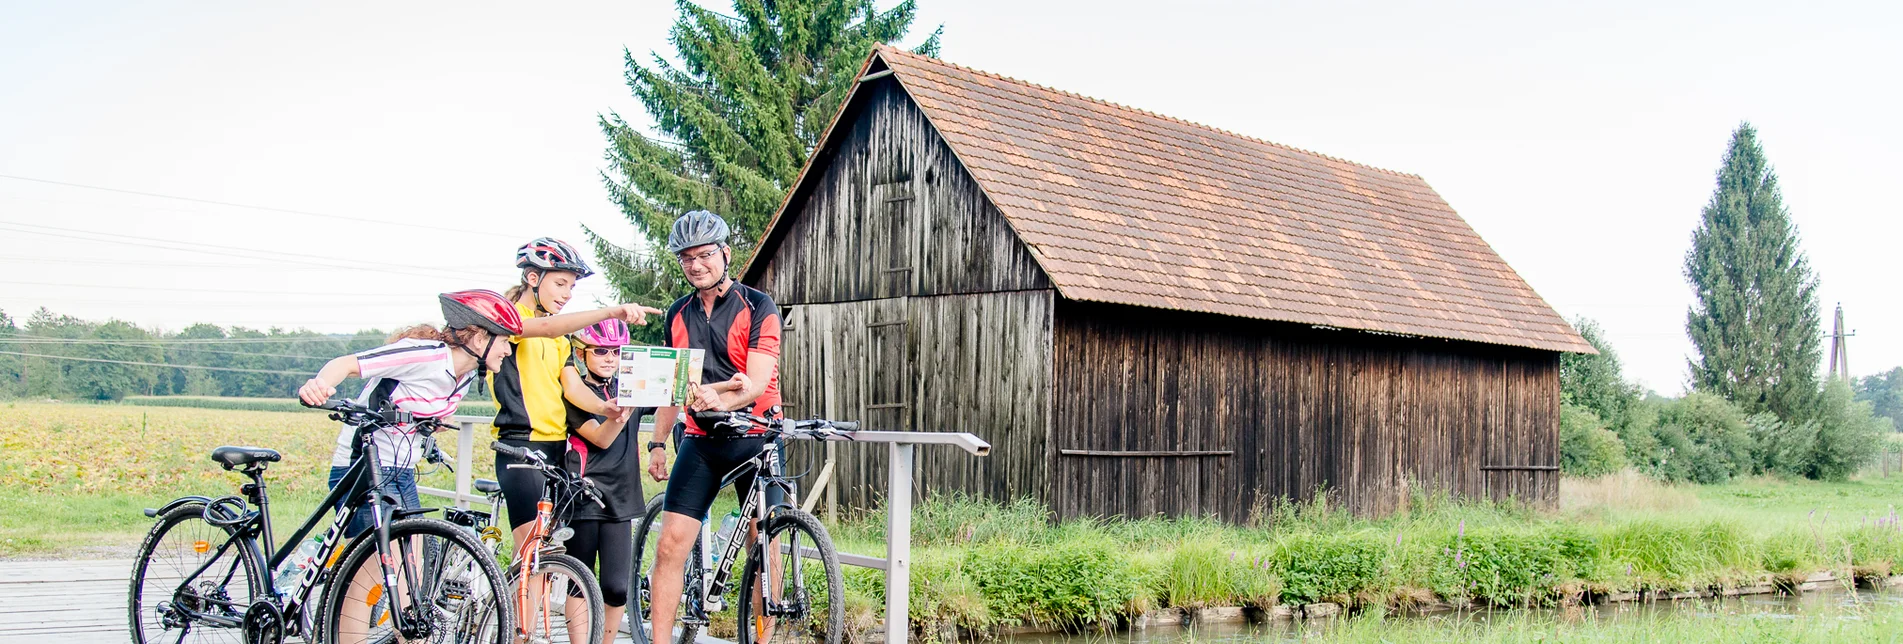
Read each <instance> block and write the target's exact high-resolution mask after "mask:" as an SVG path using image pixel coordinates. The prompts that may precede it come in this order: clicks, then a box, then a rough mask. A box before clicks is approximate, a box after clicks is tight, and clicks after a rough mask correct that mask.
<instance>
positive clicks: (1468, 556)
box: [1449, 527, 1599, 606]
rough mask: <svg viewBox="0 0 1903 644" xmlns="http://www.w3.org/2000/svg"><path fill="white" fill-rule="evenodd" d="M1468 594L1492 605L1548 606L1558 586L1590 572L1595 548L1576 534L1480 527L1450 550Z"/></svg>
mask: <svg viewBox="0 0 1903 644" xmlns="http://www.w3.org/2000/svg"><path fill="white" fill-rule="evenodd" d="M1449 549H1450V550H1452V551H1453V552H1454V553H1455V555H1456V558H1455V559H1454V560H1453V561H1452V562H1451V565H1452V566H1454V568H1455V571H1456V572H1455V574H1456V575H1457V576H1458V578H1459V579H1460V580H1461V582H1462V586H1463V587H1464V588H1465V589H1466V591H1467V592H1468V594H1469V595H1470V596H1471V597H1473V598H1474V599H1476V600H1480V601H1484V602H1487V603H1489V604H1494V605H1497V606H1508V605H1520V604H1547V603H1551V602H1552V601H1553V600H1554V599H1555V598H1556V593H1555V592H1554V591H1555V590H1556V589H1557V588H1558V587H1559V585H1560V584H1561V583H1563V582H1565V581H1567V580H1571V579H1573V578H1576V577H1578V576H1580V573H1582V572H1585V571H1588V570H1591V569H1593V568H1594V567H1595V566H1594V560H1595V559H1597V558H1598V553H1599V549H1598V546H1597V544H1596V543H1594V541H1593V540H1592V539H1591V538H1590V537H1587V536H1586V535H1584V534H1583V533H1580V532H1578V531H1575V530H1570V529H1563V528H1557V527H1551V528H1545V529H1531V530H1529V529H1525V528H1519V529H1507V528H1495V529H1479V530H1475V531H1473V532H1472V533H1471V534H1467V535H1464V536H1456V537H1455V539H1454V540H1453V542H1452V544H1451V545H1450V546H1449Z"/></svg>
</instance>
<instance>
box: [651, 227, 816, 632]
mask: <svg viewBox="0 0 1903 644" xmlns="http://www.w3.org/2000/svg"><path fill="white" fill-rule="evenodd" d="M730 234H731V231H730V230H729V228H728V227H727V222H726V221H724V220H722V219H721V218H720V216H718V215H715V214H713V213H711V212H707V211H705V210H696V211H694V212H690V213H687V214H685V215H682V216H681V217H680V218H679V219H676V220H674V228H673V230H672V231H671V233H670V234H669V235H668V238H667V248H668V251H669V252H672V253H674V257H675V259H676V260H677V261H679V262H680V265H681V273H682V274H684V275H685V276H686V277H687V282H688V284H690V285H692V286H693V287H694V292H693V293H692V294H690V295H688V296H686V297H683V298H681V299H680V300H678V301H676V302H674V305H673V306H670V307H668V310H667V317H665V318H663V320H662V323H663V324H664V325H665V326H664V327H663V331H662V334H663V335H662V337H663V339H664V344H666V345H667V346H670V347H679V348H690V349H701V350H704V351H706V352H707V355H706V359H705V361H704V362H703V369H702V372H701V382H702V383H704V384H703V385H702V386H701V387H699V388H698V389H697V390H696V391H695V393H694V399H693V401H692V402H691V403H690V404H689V405H688V409H689V411H690V412H700V411H745V412H748V413H752V414H755V415H759V416H765V417H767V418H779V417H780V414H781V410H780V386H779V376H778V366H779V360H780V310H779V307H778V306H777V305H775V304H774V303H773V299H772V298H770V297H767V295H766V294H765V293H762V292H760V291H758V290H755V289H753V288H751V287H749V286H747V285H745V284H741V283H739V282H736V281H734V279H733V278H732V277H731V276H729V275H728V267H729V265H730V264H731V263H732V260H733V249H731V248H728V247H727V236H728V235H730ZM682 416H683V415H682V414H681V409H680V408H679V407H664V408H661V409H659V410H657V411H656V413H655V417H654V427H655V430H656V431H655V436H654V438H656V439H659V438H661V432H662V431H665V429H663V428H669V427H673V426H674V423H675V420H676V419H677V418H682ZM708 425H711V424H708ZM682 430H683V432H682V433H683V434H684V439H682V440H677V441H676V446H677V449H679V450H680V453H679V454H678V455H676V457H675V459H674V469H673V471H672V472H671V473H670V472H669V471H668V470H667V466H666V460H667V459H666V451H665V450H666V444H665V443H663V442H661V441H659V440H652V441H649V442H648V444H647V452H648V474H649V475H650V476H653V477H654V480H656V481H667V496H666V500H665V501H663V502H662V510H663V512H664V516H663V517H662V528H661V542H660V545H659V548H658V552H657V553H656V556H655V566H654V568H653V571H652V573H651V575H652V576H651V578H650V579H649V580H648V584H649V587H650V588H651V589H652V590H651V593H650V595H651V597H652V598H653V599H652V601H653V606H652V610H651V611H650V615H651V618H652V620H653V625H654V626H653V628H654V630H653V632H654V633H655V634H656V637H657V638H668V637H669V636H668V635H665V633H671V632H672V629H673V627H674V617H675V612H676V610H677V609H678V608H679V605H678V604H679V603H680V596H681V583H682V582H681V576H682V575H681V573H682V571H683V569H684V567H685V565H686V563H687V552H688V550H689V549H690V548H691V547H692V546H693V544H694V539H695V537H696V536H697V535H698V534H699V533H700V525H701V521H702V520H704V519H705V518H706V516H707V509H708V508H709V507H711V506H712V505H713V502H714V495H715V494H716V493H718V492H719V491H720V479H721V478H722V477H725V476H726V475H727V473H728V472H730V471H732V470H733V469H734V467H736V466H738V465H739V464H741V463H743V462H745V461H746V460H747V459H750V458H753V457H754V456H756V455H758V454H759V453H760V450H761V448H763V447H765V445H766V438H765V437H764V436H763V435H762V434H764V432H765V430H761V429H755V430H751V431H749V432H747V433H746V434H733V433H730V432H727V431H725V430H723V429H722V428H719V427H714V426H703V425H702V424H701V423H698V422H696V419H695V418H694V416H693V414H691V413H690V414H686V415H685V417H684V418H683V423H682ZM752 484H753V477H752V476H747V477H745V478H742V479H740V480H738V481H735V483H734V489H735V491H736V492H737V493H738V494H739V495H740V497H741V498H745V495H746V494H747V491H748V489H749V488H751V487H752ZM774 492H778V490H769V492H768V494H769V498H768V503H769V504H771V503H775V502H778V499H775V498H773V497H774V496H782V495H776V494H774Z"/></svg>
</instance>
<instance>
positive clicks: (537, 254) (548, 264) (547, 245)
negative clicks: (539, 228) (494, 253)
mask: <svg viewBox="0 0 1903 644" xmlns="http://www.w3.org/2000/svg"><path fill="white" fill-rule="evenodd" d="M515 267H516V268H534V269H540V270H545V271H568V272H570V273H574V274H575V278H576V279H581V278H584V277H587V276H589V275H594V274H595V271H594V269H591V268H588V262H584V261H582V259H581V253H578V252H575V248H574V247H573V246H569V245H568V242H564V241H562V240H559V239H556V238H554V237H537V238H535V240H534V241H531V242H529V243H527V244H523V245H522V247H521V248H517V249H515Z"/></svg>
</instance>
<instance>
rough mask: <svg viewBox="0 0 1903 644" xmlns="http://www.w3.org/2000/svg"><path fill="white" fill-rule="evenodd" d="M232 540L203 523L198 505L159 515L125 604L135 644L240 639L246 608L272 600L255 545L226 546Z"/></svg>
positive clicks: (226, 532)
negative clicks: (201, 568)
mask: <svg viewBox="0 0 1903 644" xmlns="http://www.w3.org/2000/svg"><path fill="white" fill-rule="evenodd" d="M230 538H231V531H230V530H229V529H227V528H223V527H219V526H215V525H212V524H210V523H207V522H206V521H205V504H203V503H187V504H185V505H181V506H178V507H176V508H172V510H171V511H169V512H166V513H165V514H164V515H163V516H160V517H159V522H158V524H156V525H154V526H152V530H151V531H150V532H147V533H146V535H145V542H144V543H142V544H140V545H139V555H138V558H137V559H135V560H133V562H132V587H131V590H130V597H128V598H127V601H126V603H127V607H128V609H129V611H128V612H129V616H130V617H131V620H132V623H131V629H132V641H133V642H134V643H135V644H146V642H168V643H169V642H243V641H244V631H243V630H242V629H241V628H239V625H240V624H241V623H242V622H243V620H244V613H245V609H247V608H249V607H250V606H251V603H252V602H253V601H256V600H258V599H263V598H265V597H267V596H269V593H268V592H267V591H266V590H265V584H267V583H269V581H268V577H267V576H266V575H265V573H264V564H263V559H262V558H261V557H259V556H258V554H257V552H256V545H255V544H254V543H252V541H251V540H250V539H239V540H237V542H235V543H233V544H232V545H231V547H228V548H227V547H224V545H225V542H226V540H228V539H230ZM201 566H202V567H203V568H204V570H203V571H199V569H200V567H201ZM195 571H198V576H197V577H194V578H193V581H192V582H191V583H190V584H185V583H184V581H185V578H186V576H188V575H191V574H192V573H193V572H195Z"/></svg>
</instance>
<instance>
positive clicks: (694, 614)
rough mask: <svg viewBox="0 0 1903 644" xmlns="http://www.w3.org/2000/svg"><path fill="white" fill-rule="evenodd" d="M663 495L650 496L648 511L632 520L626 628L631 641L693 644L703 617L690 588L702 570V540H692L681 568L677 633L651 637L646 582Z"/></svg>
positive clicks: (658, 540) (656, 547) (650, 571)
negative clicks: (692, 544) (637, 518)
mask: <svg viewBox="0 0 1903 644" xmlns="http://www.w3.org/2000/svg"><path fill="white" fill-rule="evenodd" d="M665 498H666V495H663V494H656V495H654V498H653V499H649V500H648V507H647V512H646V513H645V514H643V515H642V516H641V518H640V519H639V520H637V521H635V523H634V546H633V547H634V557H633V562H634V565H633V566H631V570H630V572H629V573H628V574H630V575H633V576H634V578H633V579H630V580H628V588H629V589H630V590H629V592H628V595H629V597H628V603H629V604H630V605H629V606H628V631H629V632H630V633H631V637H632V638H633V640H634V644H654V642H657V641H658V642H662V643H667V644H673V643H680V644H692V642H694V641H695V640H696V639H698V638H699V636H700V625H701V624H702V623H704V620H702V619H699V618H700V617H701V614H700V613H701V610H702V608H701V606H700V601H699V599H698V598H697V596H694V593H693V590H692V589H694V588H698V587H699V584H700V578H701V574H702V573H703V572H704V571H703V570H702V566H701V552H700V547H701V543H700V541H699V540H695V542H694V548H693V552H691V553H690V554H688V556H687V563H686V565H685V566H684V567H683V568H682V571H681V589H682V592H681V594H680V595H679V597H678V600H679V601H678V603H676V604H675V605H674V606H675V615H674V617H675V621H674V624H675V627H676V628H678V629H680V630H679V632H678V633H669V634H668V635H667V636H663V637H659V638H656V637H653V635H654V626H653V618H652V612H653V606H654V594H653V592H651V589H650V588H649V586H648V581H649V580H650V579H652V578H653V572H654V570H653V568H654V560H655V558H656V557H657V556H659V554H660V549H661V513H662V512H664V510H663V509H662V508H663V501H664V500H665Z"/></svg>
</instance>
